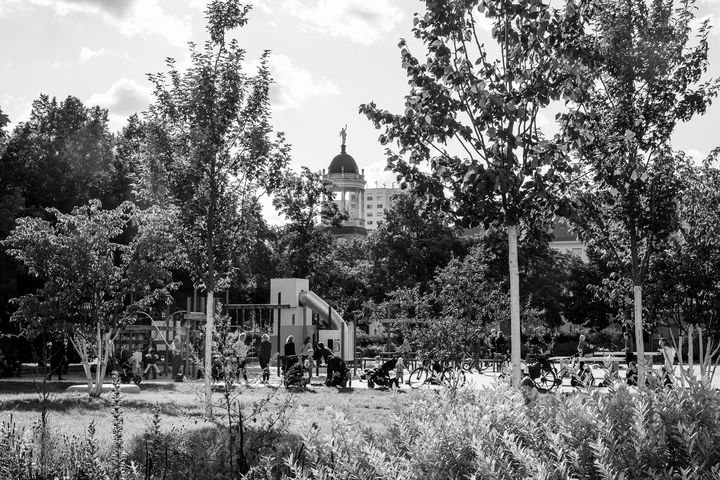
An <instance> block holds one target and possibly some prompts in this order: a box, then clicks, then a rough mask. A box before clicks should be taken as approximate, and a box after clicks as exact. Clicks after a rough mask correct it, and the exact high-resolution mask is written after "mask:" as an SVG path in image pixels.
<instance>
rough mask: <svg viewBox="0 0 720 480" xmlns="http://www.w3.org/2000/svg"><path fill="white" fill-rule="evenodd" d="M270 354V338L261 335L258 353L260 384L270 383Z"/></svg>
mask: <svg viewBox="0 0 720 480" xmlns="http://www.w3.org/2000/svg"><path fill="white" fill-rule="evenodd" d="M271 354H272V343H270V336H269V335H268V334H267V333H263V336H262V341H261V342H260V352H259V353H258V360H259V361H260V368H261V369H262V382H261V383H268V382H269V381H270V356H271Z"/></svg>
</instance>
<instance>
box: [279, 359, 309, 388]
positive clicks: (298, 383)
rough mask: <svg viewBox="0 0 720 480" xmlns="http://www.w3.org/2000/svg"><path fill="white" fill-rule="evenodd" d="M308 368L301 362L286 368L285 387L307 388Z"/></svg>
mask: <svg viewBox="0 0 720 480" xmlns="http://www.w3.org/2000/svg"><path fill="white" fill-rule="evenodd" d="M306 373H307V369H306V368H305V367H303V366H302V365H301V364H300V363H299V362H298V363H295V364H294V365H292V366H291V367H290V368H287V369H285V378H284V380H283V384H284V385H285V388H305V385H307V377H306Z"/></svg>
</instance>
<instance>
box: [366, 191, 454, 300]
mask: <svg viewBox="0 0 720 480" xmlns="http://www.w3.org/2000/svg"><path fill="white" fill-rule="evenodd" d="M366 247H367V250H368V257H369V259H370V262H372V265H371V268H372V269H371V273H370V278H369V279H368V281H369V283H370V286H371V288H372V295H373V298H375V300H376V301H378V302H380V301H382V300H384V297H385V295H386V294H387V292H391V291H393V290H396V289H398V288H407V287H412V286H414V285H419V286H420V289H421V290H422V291H427V290H428V289H429V287H430V282H431V280H432V278H433V276H434V275H435V273H436V271H437V270H438V269H440V268H442V267H444V266H445V265H447V263H448V262H449V261H450V259H451V258H452V257H453V255H456V256H463V255H464V254H465V245H464V244H463V242H462V240H461V239H460V238H459V236H458V234H457V232H456V231H455V230H454V229H453V228H452V227H451V225H450V222H449V219H448V217H447V215H444V214H441V213H438V212H437V211H434V210H426V209H423V207H422V203H421V202H420V200H419V199H418V198H417V197H416V196H414V195H412V194H408V193H402V194H397V195H396V196H395V198H394V202H393V205H392V207H391V208H389V209H387V210H386V211H385V221H384V222H383V224H382V225H381V226H380V227H378V229H377V231H375V232H374V233H373V234H372V235H370V237H369V238H368V241H367V245H366Z"/></svg>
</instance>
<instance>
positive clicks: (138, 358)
mask: <svg viewBox="0 0 720 480" xmlns="http://www.w3.org/2000/svg"><path fill="white" fill-rule="evenodd" d="M142 362H143V353H142V348H140V347H137V348H135V351H134V352H133V354H132V372H133V376H135V375H142Z"/></svg>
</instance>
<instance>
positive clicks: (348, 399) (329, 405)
mask: <svg viewBox="0 0 720 480" xmlns="http://www.w3.org/2000/svg"><path fill="white" fill-rule="evenodd" d="M72 383H74V382H72ZM70 384H71V382H62V383H57V382H47V383H45V384H43V383H42V382H35V383H33V382H31V381H28V380H23V381H13V380H9V379H5V380H2V381H0V422H9V421H10V420H11V419H12V421H13V422H15V424H16V425H17V426H18V427H19V428H26V429H27V428H31V427H32V425H33V424H34V423H37V422H39V421H40V418H41V413H42V411H43V409H45V410H46V411H47V419H48V424H49V425H50V426H51V427H52V429H53V430H54V431H57V432H62V433H63V434H64V435H67V436H76V437H80V438H82V437H83V436H84V434H85V431H86V430H87V427H88V425H90V423H91V422H93V423H94V424H95V427H96V430H97V433H98V437H99V438H100V439H102V440H103V441H109V439H110V437H111V435H110V433H111V432H112V420H113V419H112V399H111V396H110V394H103V395H102V396H101V397H100V398H96V399H91V398H89V397H88V396H87V394H79V393H66V392H65V389H66V388H67V386H69V385H70ZM43 385H44V387H43ZM43 388H45V389H46V392H47V395H46V397H47V399H46V400H45V401H43V399H42V397H43V395H42V394H41V391H42V389H43ZM141 388H142V392H141V393H140V394H128V395H123V401H122V408H123V422H124V423H123V427H124V431H125V439H126V440H130V439H131V438H132V437H133V436H135V435H139V434H141V433H143V432H145V431H147V429H148V427H149V425H150V424H151V422H152V419H153V412H154V410H155V408H156V406H158V407H159V408H160V418H161V427H162V429H163V430H165V431H167V430H170V429H171V428H172V429H194V428H202V427H204V426H208V422H207V421H206V420H205V418H204V415H203V412H204V407H203V400H202V398H203V397H202V395H203V392H204V390H203V383H202V382H201V381H190V382H184V383H172V382H153V383H150V382H145V383H143V384H142V385H141ZM238 392H239V394H238V395H237V400H238V401H239V402H240V403H241V404H242V405H243V407H244V409H245V410H246V411H248V412H249V411H251V410H252V409H253V406H254V405H257V404H261V403H266V402H267V403H266V405H265V406H264V408H263V411H264V413H263V414H262V415H260V416H259V417H258V420H257V421H258V422H262V421H263V418H266V417H271V416H273V415H275V414H277V413H278V412H279V411H280V410H281V409H287V412H288V414H289V415H288V420H289V421H288V430H289V432H288V433H290V434H296V435H302V434H303V433H304V432H305V431H306V429H308V428H310V427H314V428H317V429H319V431H320V433H321V434H322V435H323V436H325V435H329V432H330V429H331V427H332V425H333V424H334V422H335V419H336V418H337V415H338V414H339V413H342V414H344V415H345V416H346V417H347V418H349V419H351V420H352V421H354V422H357V423H358V424H359V425H362V426H363V427H368V428H372V429H374V430H378V431H379V430H383V429H385V428H386V426H387V425H388V424H389V420H390V419H391V418H392V415H393V412H394V411H396V410H397V409H407V408H411V405H412V402H413V397H415V396H416V395H417V393H416V392H414V391H407V390H404V391H402V392H393V391H378V390H368V389H365V388H355V389H348V391H338V390H337V389H335V388H328V387H324V386H314V387H313V388H312V389H310V390H308V391H301V392H295V391H289V390H287V389H285V388H284V387H276V386H270V387H267V386H260V385H257V384H252V385H251V386H250V387H244V386H242V387H239V390H238ZM213 400H214V401H215V402H216V403H217V404H221V403H222V401H223V395H222V393H220V392H215V393H214V396H213ZM215 412H216V414H217V415H222V409H221V408H220V407H218V408H216V410H215ZM101 446H102V445H101Z"/></svg>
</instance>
